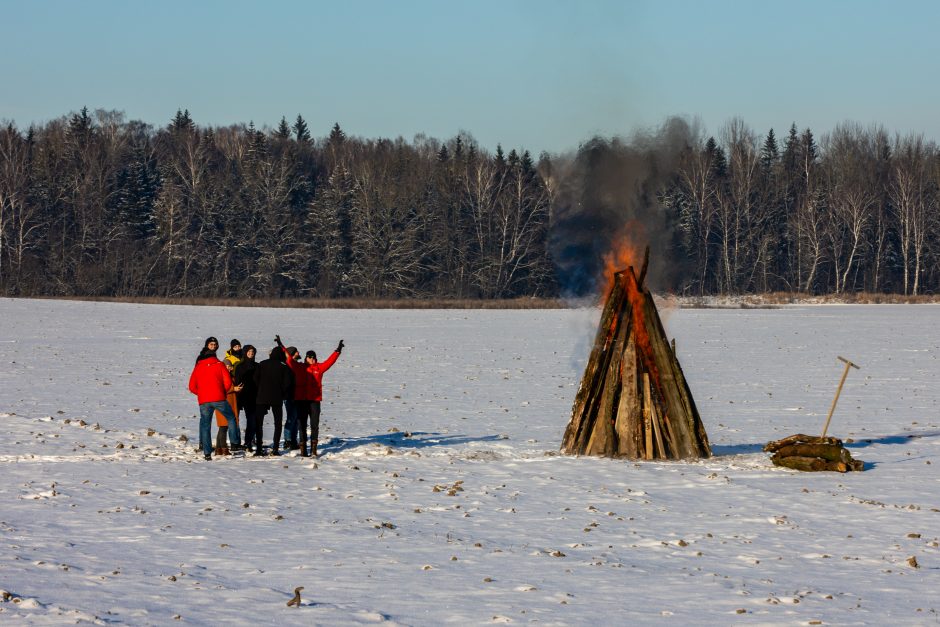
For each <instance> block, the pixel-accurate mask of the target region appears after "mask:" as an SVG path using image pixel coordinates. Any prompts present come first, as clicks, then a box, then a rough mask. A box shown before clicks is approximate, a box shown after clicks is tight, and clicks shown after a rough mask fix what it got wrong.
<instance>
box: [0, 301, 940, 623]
mask: <svg viewBox="0 0 940 627" xmlns="http://www.w3.org/2000/svg"><path fill="white" fill-rule="evenodd" d="M597 315H598V313H597V311H589V310H568V311H544V310H541V311H472V312H471V311H324V310H287V309H253V308H244V309H235V308H218V307H175V306H154V305H129V304H103V303H83V302H56V301H34V300H0V320H2V323H0V589H2V590H3V591H5V593H8V594H3V600H2V601H0V623H10V622H12V621H11V620H10V619H11V618H17V619H25V621H26V622H30V623H35V624H63V623H75V622H79V623H81V622H89V623H94V624H129V625H148V624H176V623H175V622H174V619H176V620H177V621H180V622H182V623H187V624H205V625H217V624H222V623H245V624H248V623H255V622H260V623H267V624H287V625H290V624H296V625H311V624H323V625H355V624H388V625H439V624H481V623H491V622H495V623H529V622H536V623H540V624H548V625H561V624H628V623H630V624H650V623H654V624H671V625H688V624H717V625H726V624H743V625H748V624H761V625H766V624H773V625H799V624H839V625H852V624H869V625H885V624H918V625H920V624H937V623H938V622H940V617H938V614H937V611H938V609H940V602H938V600H937V599H938V597H937V590H938V589H940V548H938V539H940V386H938V383H937V382H938V378H940V332H938V329H940V306H934V305H920V306H887V305H883V306H807V307H799V306H794V307H786V308H782V309H744V310H677V311H671V312H668V313H667V315H665V316H664V317H665V323H666V327H667V331H668V333H669V335H670V337H675V338H676V341H677V345H678V353H679V359H680V361H681V363H682V365H683V368H684V370H685V372H686V375H687V377H688V379H689V383H690V386H691V388H692V392H693V394H694V395H695V399H696V401H697V404H698V407H699V410H700V412H701V414H702V417H703V420H704V423H705V427H706V429H707V431H708V434H709V437H710V439H711V442H712V446H713V449H714V452H715V457H714V458H712V459H708V460H701V461H693V462H689V463H678V462H669V463H634V462H629V461H622V460H610V459H594V458H572V457H565V456H561V455H559V454H558V447H559V444H560V442H561V436H562V433H563V431H564V428H565V425H566V424H567V422H568V419H569V416H570V410H571V403H572V400H573V398H574V395H575V392H576V389H577V385H578V382H579V380H580V376H581V372H582V368H583V366H584V362H585V360H586V359H587V356H588V352H589V343H590V341H591V340H592V338H593V334H594V330H595V329H594V325H595V324H596V318H597ZM275 333H280V334H281V336H282V337H283V338H284V340H285V342H287V343H289V344H295V345H297V346H298V347H299V348H300V349H301V350H302V351H304V350H306V349H308V348H313V349H315V350H317V352H318V354H320V355H321V356H322V357H325V356H326V355H328V354H329V351H330V350H332V348H333V347H334V346H335V345H336V342H337V341H338V340H339V339H340V338H344V339H345V340H346V345H347V347H346V350H345V351H344V353H343V355H342V357H341V358H340V360H339V362H338V363H337V364H336V366H334V368H333V369H332V370H330V371H329V372H328V373H327V374H326V376H325V378H324V388H325V400H324V405H323V423H322V425H323V426H322V429H321V438H320V444H321V452H322V453H323V455H322V457H321V459H319V460H316V461H312V460H309V459H302V458H300V457H296V456H293V455H292V456H282V457H278V458H258V459H252V458H248V459H244V458H229V459H214V460H213V461H211V462H205V461H202V459H201V456H199V455H197V454H196V453H195V452H194V446H193V440H195V439H196V438H197V437H198V432H197V419H196V418H195V415H196V411H197V407H196V401H195V397H193V396H192V395H190V394H189V392H188V391H187V390H186V383H187V379H188V376H189V372H190V370H191V368H192V365H193V362H194V360H195V356H196V353H197V352H198V350H199V348H200V347H201V346H202V342H203V339H204V338H205V337H206V336H209V335H215V336H218V337H219V339H220V341H221V343H222V345H223V346H227V345H228V341H229V339H230V338H232V337H237V338H239V339H240V340H241V341H242V342H244V343H252V344H255V345H256V346H259V348H261V352H266V351H267V350H268V349H269V348H270V346H271V345H272V338H273V337H274V334H275ZM837 355H844V356H845V357H847V358H849V359H852V360H853V361H855V362H856V363H858V364H860V365H861V367H862V369H861V370H859V371H855V370H853V371H852V372H851V373H850V375H849V378H848V381H847V383H846V386H845V389H844V392H843V395H842V398H841V400H840V402H839V407H838V409H837V410H836V414H835V417H834V418H833V424H832V426H831V427H830V434H832V435H836V436H838V437H842V438H846V439H852V440H853V441H854V442H853V443H851V444H849V445H848V446H849V448H850V449H851V451H852V454H853V455H854V456H855V457H856V458H859V459H862V460H864V461H865V462H866V471H865V472H861V473H848V474H845V475H839V474H836V473H798V472H795V471H790V470H785V469H779V468H776V467H774V466H772V465H771V464H770V461H769V457H768V455H767V454H766V453H763V452H761V447H762V445H763V444H764V443H765V442H766V441H768V440H771V439H778V438H780V437H783V436H786V435H790V434H793V433H797V432H806V433H817V432H819V431H820V430H821V428H822V424H823V422H824V419H825V415H826V413H827V411H828V409H829V405H830V403H831V401H832V395H833V393H834V392H835V387H836V385H837V383H838V379H839V377H840V376H841V373H842V364H841V362H838V361H837V360H836V356H837ZM181 435H186V436H188V437H189V438H190V442H188V443H184V442H182V441H180V436H181ZM271 435H272V420H271V416H270V415H268V417H267V418H266V421H265V441H266V442H268V441H269V440H270V438H271ZM912 557H913V558H916V563H917V567H914V566H913V565H912V564H911V563H910V562H909V559H910V558H912ZM297 586H303V587H304V591H303V595H302V598H303V601H302V604H301V606H300V607H299V608H293V607H287V606H286V603H287V601H288V600H289V599H290V598H291V597H292V595H293V590H294V588H295V587H297Z"/></svg>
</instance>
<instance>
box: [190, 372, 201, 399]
mask: <svg viewBox="0 0 940 627" xmlns="http://www.w3.org/2000/svg"><path fill="white" fill-rule="evenodd" d="M197 368H198V366H197ZM189 391H190V392H192V393H193V394H195V395H196V396H199V389H198V388H197V386H196V368H193V372H192V374H191V375H189Z"/></svg>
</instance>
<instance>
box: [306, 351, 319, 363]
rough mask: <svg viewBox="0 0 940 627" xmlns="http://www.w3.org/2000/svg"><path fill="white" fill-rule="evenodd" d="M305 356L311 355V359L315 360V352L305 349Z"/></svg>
mask: <svg viewBox="0 0 940 627" xmlns="http://www.w3.org/2000/svg"><path fill="white" fill-rule="evenodd" d="M307 357H313V361H316V360H317V354H316V353H315V352H314V351H307Z"/></svg>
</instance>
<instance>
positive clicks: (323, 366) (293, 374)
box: [189, 335, 344, 461]
mask: <svg viewBox="0 0 940 627" xmlns="http://www.w3.org/2000/svg"><path fill="white" fill-rule="evenodd" d="M274 342H275V344H276V346H275V347H274V348H272V349H271V351H270V353H269V354H268V358H267V359H265V360H263V361H260V362H256V361H255V355H256V353H257V350H256V349H255V347H254V346H252V345H251V344H246V345H245V346H242V345H241V342H239V341H238V340H232V342H231V349H230V350H228V351H227V352H226V353H225V357H224V359H222V360H220V359H219V358H218V357H217V356H216V354H217V352H218V350H219V341H218V340H217V339H216V338H214V337H210V338H207V339H206V341H205V344H204V345H203V347H202V350H201V351H200V352H199V356H198V357H196V366H195V367H194V368H193V372H192V374H191V375H190V377H189V391H190V392H192V393H193V394H195V395H196V398H197V399H198V401H199V449H200V451H201V452H202V454H203V455H204V456H205V459H206V461H208V460H211V459H212V454H213V450H214V452H215V454H216V455H228V454H231V451H232V450H246V451H252V450H253V451H254V455H255V456H256V457H258V456H262V455H265V450H264V447H263V446H262V435H263V431H264V429H263V425H264V417H265V415H267V413H268V411H269V410H270V411H271V413H272V414H273V416H274V440H273V443H272V445H271V453H272V454H273V455H279V454H280V450H281V436H282V429H283V436H284V442H283V448H284V450H288V449H289V450H297V449H300V455H301V456H302V457H308V456H313V457H316V456H317V438H318V437H319V435H320V403H321V401H322V400H323V373H325V372H326V371H327V370H329V369H330V367H331V366H332V365H333V364H334V363H336V360H337V359H338V358H339V356H340V353H342V352H343V346H344V344H343V340H340V341H339V345H338V346H337V347H336V350H335V351H333V353H332V354H331V355H330V356H329V357H327V358H326V360H324V361H322V362H321V361H317V354H316V352H314V351H312V350H308V351H307V353H306V354H305V355H304V357H303V359H301V357H300V351H298V350H297V348H296V347H295V346H284V344H283V343H282V342H281V336H280V335H277V336H275V338H274ZM282 405H283V409H284V410H286V413H287V422H286V423H285V422H284V411H282ZM242 411H244V414H245V439H244V446H242V437H241V436H242V434H241V429H240V427H239V424H238V416H239V414H240V413H241V412H242ZM213 416H215V418H216V421H217V424H218V432H217V435H216V443H215V448H214V449H213V446H212V418H213ZM308 422H309V425H310V432H309V434H308V432H307V425H308ZM308 437H309V440H308ZM226 439H227V440H228V442H226ZM229 442H230V443H231V449H230V448H229V447H228V443H229ZM308 442H309V448H308Z"/></svg>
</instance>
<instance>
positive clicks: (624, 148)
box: [549, 117, 698, 297]
mask: <svg viewBox="0 0 940 627" xmlns="http://www.w3.org/2000/svg"><path fill="white" fill-rule="evenodd" d="M697 133H698V130H697V126H693V125H690V123H689V122H687V121H686V120H684V119H683V118H678V117H674V118H670V119H668V120H667V121H666V122H665V123H664V124H663V125H662V126H661V127H659V128H658V129H655V130H654V131H647V132H637V133H634V134H633V135H632V136H631V137H629V138H627V139H624V138H621V137H613V138H603V137H594V138H592V139H591V140H590V141H588V142H586V143H585V144H583V145H582V146H581V147H580V148H579V149H578V151H577V153H576V154H574V155H573V156H572V155H569V156H567V157H561V158H559V159H558V161H557V162H556V163H557V164H558V165H559V166H560V167H557V168H556V169H555V171H556V173H557V176H558V197H557V201H556V208H557V210H556V215H555V222H554V224H553V227H552V235H551V238H550V241H549V247H550V250H551V253H552V257H553V259H554V261H555V265H556V267H557V268H558V279H559V284H560V285H561V287H562V290H563V292H564V294H565V295H567V296H571V297H580V296H586V295H589V294H593V293H596V292H597V290H598V286H599V281H600V280H601V274H602V269H603V257H604V255H605V254H607V253H608V252H609V251H610V250H611V246H612V245H613V243H614V242H615V240H616V239H617V238H619V237H624V236H626V237H627V238H628V239H629V240H630V241H631V242H632V243H633V245H634V246H635V247H636V248H637V249H639V250H641V251H642V250H643V248H644V247H645V246H646V245H649V246H650V248H651V252H650V268H649V273H648V275H647V277H648V278H647V285H648V286H650V287H652V288H660V289H661V288H662V287H664V286H665V285H667V284H668V283H669V282H670V278H671V276H672V275H673V273H674V270H675V267H676V264H675V263H674V261H675V260H674V259H672V258H671V256H672V251H673V245H672V242H673V239H674V235H675V227H674V226H673V224H672V223H673V220H671V219H669V218H668V216H667V215H666V212H665V211H664V210H663V208H662V206H661V204H660V202H659V200H658V195H659V193H660V192H661V191H662V190H663V189H664V187H665V186H666V185H667V183H668V182H669V180H670V178H671V177H672V176H673V174H674V173H675V171H676V168H677V165H678V160H679V157H680V155H681V153H682V151H683V150H684V149H685V148H686V147H687V146H690V145H693V143H694V139H695V137H696V135H697ZM559 162H560V163H559ZM638 263H639V261H638Z"/></svg>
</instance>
